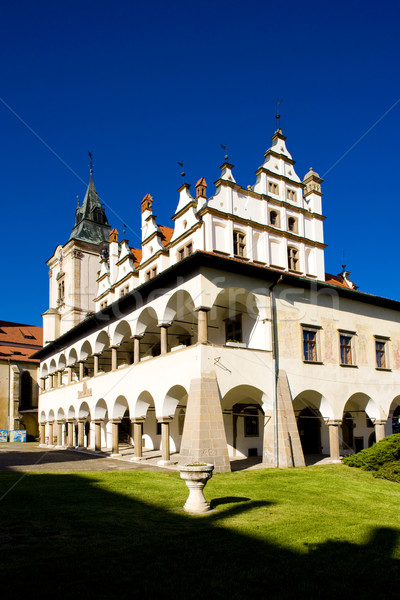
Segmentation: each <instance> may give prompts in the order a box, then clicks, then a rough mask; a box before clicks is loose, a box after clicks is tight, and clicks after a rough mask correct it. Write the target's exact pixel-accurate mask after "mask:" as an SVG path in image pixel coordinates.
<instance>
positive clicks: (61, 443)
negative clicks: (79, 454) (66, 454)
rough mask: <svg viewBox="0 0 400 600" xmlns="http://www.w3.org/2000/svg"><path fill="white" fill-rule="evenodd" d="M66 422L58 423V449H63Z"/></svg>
mask: <svg viewBox="0 0 400 600" xmlns="http://www.w3.org/2000/svg"><path fill="white" fill-rule="evenodd" d="M63 423H64V421H57V446H56V448H63V447H64V446H63V439H62V429H63Z"/></svg>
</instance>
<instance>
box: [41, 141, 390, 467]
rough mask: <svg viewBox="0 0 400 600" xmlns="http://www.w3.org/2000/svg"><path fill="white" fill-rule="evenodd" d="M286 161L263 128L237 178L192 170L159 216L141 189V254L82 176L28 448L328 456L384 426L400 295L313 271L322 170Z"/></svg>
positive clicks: (48, 318) (377, 435) (319, 243)
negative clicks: (174, 202)
mask: <svg viewBox="0 0 400 600" xmlns="http://www.w3.org/2000/svg"><path fill="white" fill-rule="evenodd" d="M294 164H295V163H294V161H293V159H292V157H291V155H290V154H289V152H288V150H287V148H286V138H285V136H284V135H283V134H282V131H281V130H278V131H277V132H276V133H275V134H274V136H273V137H272V146H271V148H270V149H269V150H268V151H267V152H266V153H265V157H264V163H263V164H262V166H261V167H259V168H258V169H257V171H256V182H255V184H254V185H253V186H252V187H250V186H249V187H248V188H247V189H244V188H242V187H241V186H240V185H239V184H237V183H236V181H235V179H234V176H233V172H232V171H233V167H232V165H230V164H229V163H227V162H226V163H224V165H222V167H221V175H220V178H219V179H218V180H217V182H216V191H215V194H214V195H213V196H212V197H210V198H207V184H206V182H205V180H204V179H203V178H201V179H200V180H199V181H198V182H197V184H196V195H195V197H192V195H191V194H190V186H189V185H188V184H183V185H182V187H181V188H180V190H179V201H178V206H177V209H176V211H175V215H174V217H173V220H174V227H173V228H168V227H162V226H159V225H158V224H157V222H156V218H155V216H154V214H153V199H152V197H151V196H150V195H149V194H147V195H146V196H145V198H144V199H143V201H142V205H141V208H142V245H141V248H140V249H134V248H130V246H129V243H128V241H127V240H122V241H119V239H118V232H117V231H116V230H115V229H113V230H111V227H110V226H109V224H108V221H107V218H106V216H105V214H104V210H103V209H102V207H101V204H100V202H98V197H97V193H96V191H95V188H94V183H93V179H92V174H91V181H90V184H89V188H88V191H87V194H86V197H85V200H84V203H83V206H82V207H80V208H78V211H77V213H79V214H77V222H76V225H75V228H74V230H73V232H72V234H71V238H70V240H69V242H68V243H67V244H66V245H65V246H59V247H58V248H57V249H56V251H55V254H54V256H53V257H52V258H51V259H50V260H49V261H48V266H49V269H50V281H51V284H50V307H49V310H48V311H46V313H45V314H44V327H45V334H44V339H45V341H46V345H45V347H44V348H43V350H41V351H40V352H38V353H37V354H36V356H37V357H39V358H40V359H41V371H40V374H41V394H40V401H39V420H40V427H41V443H42V444H48V445H50V446H53V445H54V444H57V446H59V447H65V446H67V447H89V448H92V449H93V450H97V451H99V450H103V451H106V450H108V451H110V452H112V453H113V454H118V453H119V447H120V444H121V443H125V444H126V443H128V444H132V445H133V446H134V459H135V460H145V458H144V457H145V456H146V451H147V450H157V449H160V451H161V454H162V461H161V462H162V464H168V463H169V462H170V460H171V453H179V460H180V462H181V463H184V462H188V461H193V460H201V461H205V462H212V463H213V464H214V465H215V469H216V471H228V470H230V462H231V461H232V460H238V459H241V458H244V457H247V456H259V457H260V459H261V460H262V462H263V464H264V465H265V466H266V467H267V466H281V467H286V466H297V465H303V464H304V455H318V454H321V453H323V454H326V455H329V456H330V457H331V459H332V460H338V459H339V455H340V454H343V453H349V452H352V451H354V450H359V449H361V448H362V447H367V446H368V445H370V444H371V443H372V442H373V441H374V440H375V439H381V438H382V437H384V435H387V434H390V433H392V431H393V424H394V425H395V426H396V423H397V420H398V413H399V409H398V407H399V405H400V392H399V389H400V387H399V385H400V303H398V302H395V301H391V300H386V299H383V298H379V297H376V296H371V295H368V294H364V293H362V292H359V291H358V290H357V289H356V288H355V286H354V284H352V282H351V281H350V280H349V278H348V276H349V273H348V272H346V271H343V272H342V273H341V274H340V275H338V276H327V275H326V274H325V268H324V249H325V244H324V239H323V220H324V217H323V215H322V206H321V196H322V194H321V183H322V180H321V179H320V177H319V176H318V174H317V173H315V172H314V171H313V170H312V169H310V171H309V172H308V173H307V174H306V176H305V178H304V179H303V180H302V181H301V180H300V179H299V177H298V176H297V174H296V172H295V170H294ZM54 282H57V285H56V284H55V283H54ZM59 282H63V286H59V285H58V283H59ZM83 282H85V285H83Z"/></svg>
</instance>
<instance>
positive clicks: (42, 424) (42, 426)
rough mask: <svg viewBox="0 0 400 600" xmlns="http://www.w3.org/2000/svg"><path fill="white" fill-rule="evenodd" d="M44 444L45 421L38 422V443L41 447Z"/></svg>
mask: <svg viewBox="0 0 400 600" xmlns="http://www.w3.org/2000/svg"><path fill="white" fill-rule="evenodd" d="M45 445H46V423H40V444H39V446H41V447H43V446H45Z"/></svg>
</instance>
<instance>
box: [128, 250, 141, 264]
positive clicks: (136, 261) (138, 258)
mask: <svg viewBox="0 0 400 600" xmlns="http://www.w3.org/2000/svg"><path fill="white" fill-rule="evenodd" d="M131 252H132V255H133V265H134V267H137V266H138V265H140V263H141V261H142V251H141V250H140V249H139V248H131Z"/></svg>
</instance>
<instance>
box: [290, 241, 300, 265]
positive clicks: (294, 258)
mask: <svg viewBox="0 0 400 600" xmlns="http://www.w3.org/2000/svg"><path fill="white" fill-rule="evenodd" d="M288 268H289V269H290V270H291V271H299V270H300V268H299V251H298V250H297V248H293V247H292V246H289V247H288Z"/></svg>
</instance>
